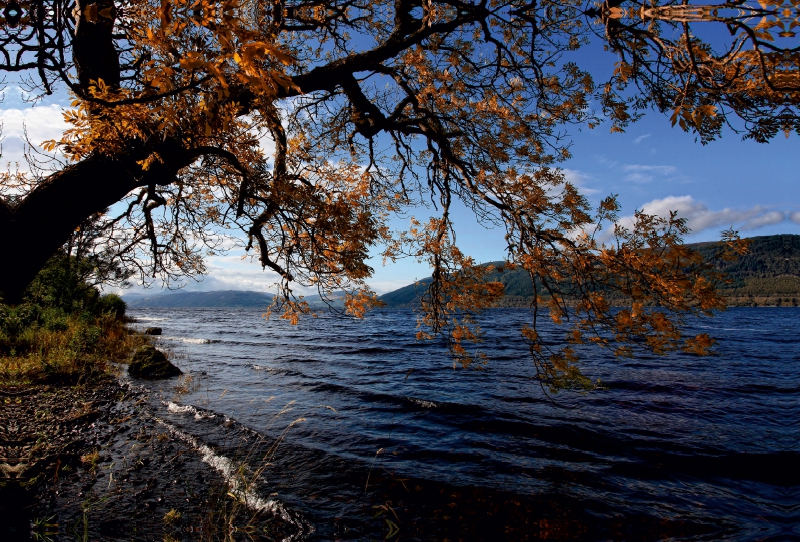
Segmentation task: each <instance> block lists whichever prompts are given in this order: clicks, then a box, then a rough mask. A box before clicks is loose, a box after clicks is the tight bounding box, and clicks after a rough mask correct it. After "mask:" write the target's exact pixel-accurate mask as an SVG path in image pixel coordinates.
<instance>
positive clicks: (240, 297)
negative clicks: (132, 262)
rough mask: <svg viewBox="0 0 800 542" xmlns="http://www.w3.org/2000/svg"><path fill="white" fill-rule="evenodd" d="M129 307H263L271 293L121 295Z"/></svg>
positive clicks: (220, 292) (226, 291) (229, 291)
mask: <svg viewBox="0 0 800 542" xmlns="http://www.w3.org/2000/svg"><path fill="white" fill-rule="evenodd" d="M122 299H123V300H124V301H125V302H126V303H127V304H128V307H131V308H143V307H147V308H199V307H230V308H237V307H241V308H254V309H255V308H261V309H263V308H265V307H266V306H267V305H269V304H270V303H272V295H271V294H265V293H262V292H249V291H239V290H222V291H216V292H170V293H162V294H155V295H150V296H144V297H142V296H127V295H126V296H123V297H122Z"/></svg>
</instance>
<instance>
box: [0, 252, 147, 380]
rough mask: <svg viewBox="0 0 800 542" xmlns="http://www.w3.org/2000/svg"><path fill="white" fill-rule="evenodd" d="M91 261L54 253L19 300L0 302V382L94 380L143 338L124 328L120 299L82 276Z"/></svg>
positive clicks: (104, 373) (106, 371) (85, 273)
mask: <svg viewBox="0 0 800 542" xmlns="http://www.w3.org/2000/svg"><path fill="white" fill-rule="evenodd" d="M94 265H95V262H93V261H92V260H90V259H83V258H75V257H69V256H65V255H63V254H57V255H56V256H54V257H53V258H51V260H50V261H49V262H48V264H47V266H46V267H45V268H44V269H42V271H41V272H40V273H39V275H38V276H37V277H36V279H35V280H34V281H33V282H32V283H31V285H30V286H29V287H28V289H27V291H26V293H25V298H24V303H21V304H18V305H16V306H11V305H6V304H0V385H10V386H18V385H27V384H37V383H55V382H58V383H80V382H87V381H90V380H95V379H97V378H99V377H102V376H104V375H106V374H108V371H109V361H112V360H122V359H124V358H126V357H127V356H128V355H129V353H130V352H131V351H132V350H133V349H134V348H136V347H137V346H139V345H141V344H143V343H144V341H145V339H144V338H143V337H141V336H138V335H136V334H131V333H130V332H129V331H128V330H127V328H126V327H125V302H124V301H123V300H122V299H121V298H120V297H119V296H117V295H115V294H106V295H101V294H100V291H99V290H98V289H97V288H96V287H95V286H94V285H92V284H91V283H90V282H89V281H88V280H87V277H88V276H89V275H90V274H91V273H92V272H93V270H94V269H95V267H94Z"/></svg>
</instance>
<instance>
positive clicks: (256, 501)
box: [154, 403, 315, 542]
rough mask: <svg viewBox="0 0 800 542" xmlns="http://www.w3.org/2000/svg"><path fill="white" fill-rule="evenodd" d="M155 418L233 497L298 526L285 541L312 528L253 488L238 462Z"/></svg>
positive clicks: (254, 509) (298, 536) (307, 533)
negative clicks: (247, 481)
mask: <svg viewBox="0 0 800 542" xmlns="http://www.w3.org/2000/svg"><path fill="white" fill-rule="evenodd" d="M170 404H174V403H170ZM154 419H155V421H156V422H157V423H159V424H161V425H163V426H164V427H165V428H166V429H167V431H169V433H170V434H171V435H173V436H174V437H176V438H178V439H180V440H182V441H183V442H185V443H186V444H188V445H189V446H191V447H192V448H193V449H194V450H196V451H197V452H198V453H199V454H200V456H201V458H200V460H201V461H202V462H203V463H206V464H207V465H209V466H210V467H211V468H213V469H214V470H216V471H217V472H218V473H219V474H220V475H221V476H222V477H223V479H224V480H225V482H226V483H227V484H228V486H229V488H230V491H229V492H228V495H231V496H233V497H235V498H236V499H237V500H238V501H239V502H241V503H242V504H244V505H245V506H246V507H247V508H249V509H250V510H253V511H254V512H267V513H271V514H275V515H277V516H280V518H281V519H283V520H284V521H285V522H287V523H289V524H291V525H294V526H295V527H296V528H297V533H295V534H294V535H290V536H288V537H286V538H284V541H285V542H289V541H292V540H299V539H301V538H305V537H306V536H307V535H309V534H311V533H313V532H314V531H315V529H314V527H313V526H312V525H311V524H310V523H308V522H307V521H303V520H302V519H301V518H297V517H293V514H291V513H289V511H288V510H287V509H286V507H285V506H284V505H283V503H282V502H280V501H278V500H276V499H265V498H264V497H262V496H261V495H259V494H258V493H257V492H255V491H253V490H252V489H251V486H250V485H249V484H247V483H246V482H244V481H243V480H242V479H241V476H239V474H240V472H241V469H240V465H237V464H236V463H235V462H234V461H233V460H232V459H230V458H229V457H226V456H224V455H220V454H218V453H216V452H215V451H214V450H212V449H211V448H210V447H209V446H208V445H206V444H203V443H201V442H199V441H198V440H197V439H196V438H195V437H193V436H191V435H189V434H187V433H184V432H183V431H181V430H180V429H178V428H176V427H175V426H174V425H171V424H169V423H167V422H165V421H164V420H162V419H160V418H154Z"/></svg>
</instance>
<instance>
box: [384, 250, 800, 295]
mask: <svg viewBox="0 0 800 542" xmlns="http://www.w3.org/2000/svg"><path fill="white" fill-rule="evenodd" d="M688 246H690V247H691V248H694V249H695V250H697V251H699V252H700V253H701V254H703V255H705V256H707V257H708V256H711V255H712V254H713V253H714V251H715V250H716V249H715V246H716V243H693V244H690V245H688ZM486 265H494V266H495V267H498V268H499V267H502V265H503V262H490V263H487V264H486ZM718 268H719V269H720V270H722V271H724V272H725V273H726V274H727V275H728V276H729V277H730V278H731V279H732V282H731V283H730V284H726V285H724V286H723V287H722V292H723V293H724V294H725V295H726V297H728V302H729V304H731V305H734V306H735V305H797V304H798V303H800V235H770V236H762V237H751V238H750V250H749V252H748V253H747V254H745V255H744V256H741V257H740V258H738V259H737V260H735V261H733V262H719V263H718ZM489 278H490V280H497V281H500V282H502V283H503V285H504V286H505V298H504V300H503V302H502V303H501V305H503V306H527V305H529V304H530V298H531V297H532V296H533V284H532V282H531V279H530V276H529V275H528V274H527V273H525V272H524V271H522V270H520V269H516V270H513V271H508V270H506V271H504V272H502V273H501V272H494V273H492V274H491V275H490V276H489ZM431 280H432V279H431V277H427V278H425V279H422V280H421V281H419V284H418V285H417V284H410V285H408V286H404V287H403V288H400V289H398V290H395V291H393V292H389V293H387V294H384V295H382V296H381V297H380V299H381V301H383V302H384V303H386V305H387V306H388V307H411V306H414V305H416V304H418V303H419V294H422V293H423V292H424V288H425V285H427V284H430V282H431Z"/></svg>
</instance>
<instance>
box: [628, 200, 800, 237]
mask: <svg viewBox="0 0 800 542" xmlns="http://www.w3.org/2000/svg"><path fill="white" fill-rule="evenodd" d="M642 211H643V212H644V213H646V214H649V215H657V216H661V217H664V218H667V217H669V214H670V211H677V212H678V216H679V217H680V218H685V219H686V220H687V223H688V226H689V228H691V230H692V233H700V232H702V231H705V230H709V229H713V228H719V229H725V228H728V227H730V226H733V228H734V229H738V230H743V231H749V230H755V229H758V228H763V227H764V226H770V225H773V224H780V223H781V222H783V221H784V220H786V214H785V213H784V212H782V211H772V210H769V209H768V208H766V207H764V206H762V205H755V206H753V207H750V208H743V209H741V208H740V209H731V208H725V209H722V210H719V211H713V210H711V209H709V208H708V206H707V205H705V204H704V203H702V202H700V201H697V200H695V199H694V198H693V197H692V196H668V197H666V198H662V199H655V200H653V201H650V202H648V203H645V204H644V205H642ZM795 214H797V215H798V216H797V217H796V218H797V220H798V222H799V223H800V212H798V213H793V215H795ZM792 220H794V218H792ZM620 223H621V225H623V226H625V227H626V228H630V227H631V226H632V225H633V217H632V216H627V217H624V218H622V219H621V220H620Z"/></svg>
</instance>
